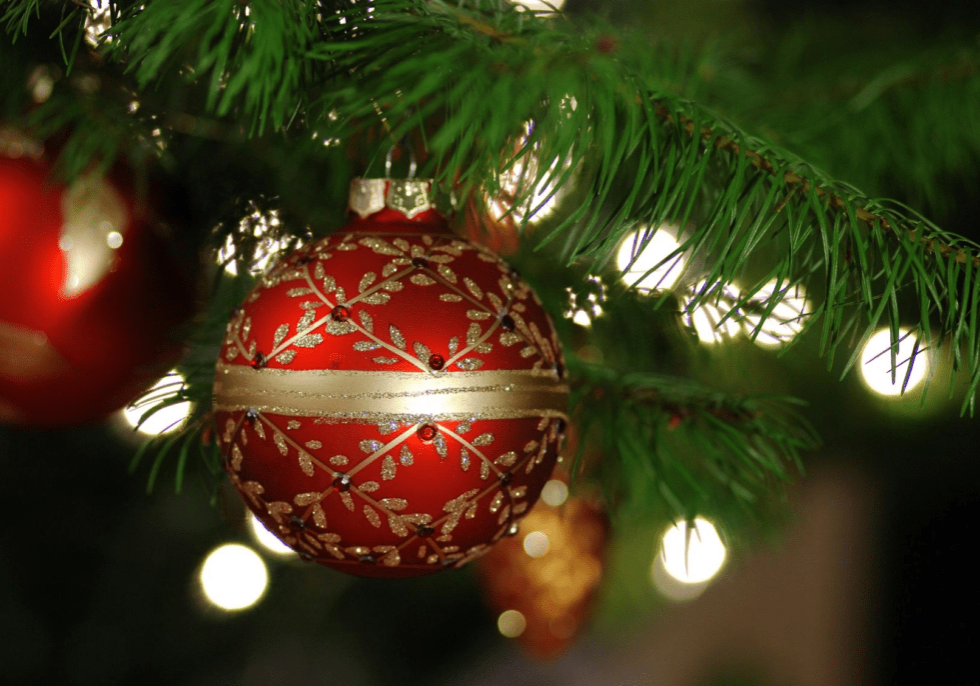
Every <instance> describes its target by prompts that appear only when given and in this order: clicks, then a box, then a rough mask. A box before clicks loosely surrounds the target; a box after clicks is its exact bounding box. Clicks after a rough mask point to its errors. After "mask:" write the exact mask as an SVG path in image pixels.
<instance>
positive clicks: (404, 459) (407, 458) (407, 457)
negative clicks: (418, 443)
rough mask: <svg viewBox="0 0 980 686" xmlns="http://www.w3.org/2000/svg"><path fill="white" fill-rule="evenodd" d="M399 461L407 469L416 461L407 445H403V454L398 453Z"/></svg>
mask: <svg viewBox="0 0 980 686" xmlns="http://www.w3.org/2000/svg"><path fill="white" fill-rule="evenodd" d="M398 461H399V462H401V463H402V465H404V466H406V467H407V466H409V465H411V464H412V463H413V462H414V461H415V458H414V457H413V456H412V451H411V450H409V449H408V446H407V445H402V449H401V452H399V453H398Z"/></svg>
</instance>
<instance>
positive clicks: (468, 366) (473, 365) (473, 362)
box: [456, 357, 483, 372]
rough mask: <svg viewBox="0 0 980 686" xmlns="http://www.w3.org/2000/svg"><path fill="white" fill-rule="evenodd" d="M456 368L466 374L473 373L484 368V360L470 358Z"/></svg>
mask: <svg viewBox="0 0 980 686" xmlns="http://www.w3.org/2000/svg"><path fill="white" fill-rule="evenodd" d="M456 366H457V367H459V368H460V369H462V370H463V371H465V372H473V371H476V370H477V369H479V368H480V367H482V366H483V360H480V359H477V358H475V357H468V358H466V359H465V360H460V361H459V362H457V363H456Z"/></svg>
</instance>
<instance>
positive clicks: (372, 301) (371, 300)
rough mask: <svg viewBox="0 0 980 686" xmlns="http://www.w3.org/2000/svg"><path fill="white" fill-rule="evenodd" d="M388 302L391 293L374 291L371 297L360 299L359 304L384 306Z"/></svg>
mask: <svg viewBox="0 0 980 686" xmlns="http://www.w3.org/2000/svg"><path fill="white" fill-rule="evenodd" d="M389 300H391V293H386V292H384V291H375V292H374V293H372V294H371V295H368V296H365V297H363V298H361V302H366V303H367V304H368V305H384V304H385V303H387V302H388V301H389Z"/></svg>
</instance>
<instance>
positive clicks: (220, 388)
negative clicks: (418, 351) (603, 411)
mask: <svg viewBox="0 0 980 686" xmlns="http://www.w3.org/2000/svg"><path fill="white" fill-rule="evenodd" d="M568 391H569V389H568V386H567V385H566V384H564V383H562V382H561V381H559V380H558V379H557V377H556V375H555V373H554V372H553V371H551V370H513V371H511V370H508V371H487V372H440V373H436V374H429V373H426V372H387V371H377V372H368V371H364V372H355V371H334V370H302V371H301V370H295V371H294V370H289V369H268V368H266V369H253V368H251V367H245V366H240V365H226V364H219V365H218V374H217V377H216V380H215V386H214V397H215V408H216V409H218V410H224V411H236V410H246V409H250V408H254V409H256V410H258V411H260V412H268V413H272V414H281V415H291V416H302V417H314V416H315V417H329V418H335V419H344V420H350V419H363V420H370V421H379V420H395V421H412V422H415V421H420V420H425V419H429V418H439V419H457V418H458V419H465V418H483V419H516V418H520V417H542V416H556V417H558V416H565V412H566V411H567V409H568Z"/></svg>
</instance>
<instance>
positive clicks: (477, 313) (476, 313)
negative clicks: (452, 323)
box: [466, 310, 493, 321]
mask: <svg viewBox="0 0 980 686" xmlns="http://www.w3.org/2000/svg"><path fill="white" fill-rule="evenodd" d="M466 316H467V317H468V318H469V319H473V320H474V321H483V320H484V319H490V317H492V316H493V315H492V314H491V313H489V312H486V311H484V310H467V311H466Z"/></svg>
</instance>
